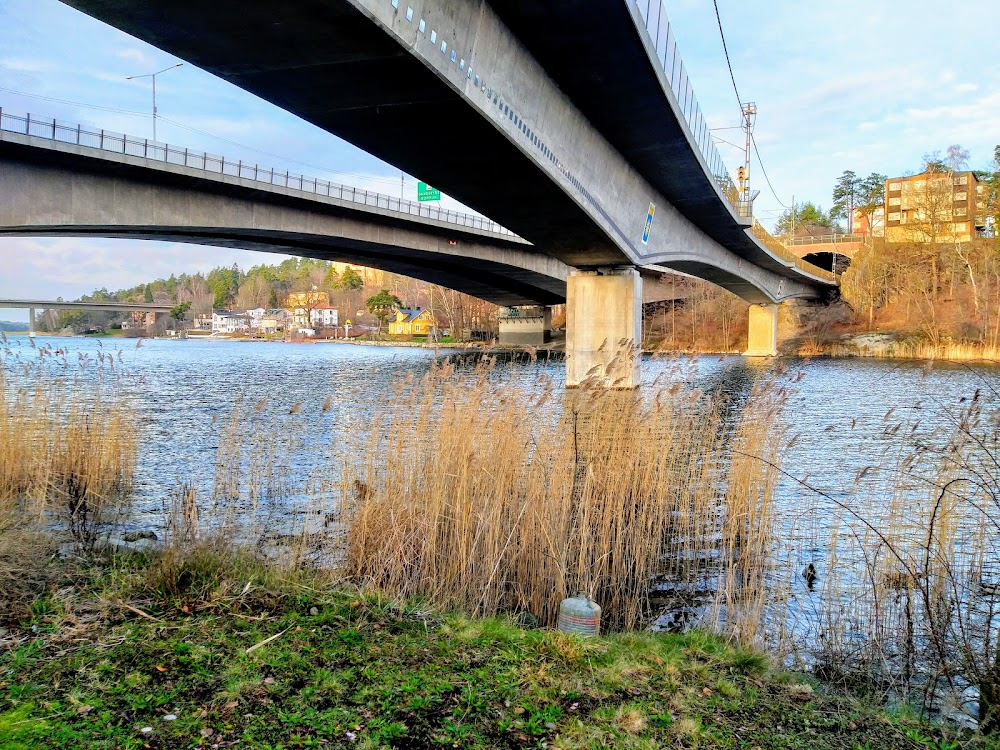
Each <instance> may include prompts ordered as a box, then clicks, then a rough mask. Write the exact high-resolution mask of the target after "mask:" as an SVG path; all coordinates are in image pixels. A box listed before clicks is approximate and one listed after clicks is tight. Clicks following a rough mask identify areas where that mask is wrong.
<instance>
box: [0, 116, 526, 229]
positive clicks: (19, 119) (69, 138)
mask: <svg viewBox="0 0 1000 750" xmlns="http://www.w3.org/2000/svg"><path fill="white" fill-rule="evenodd" d="M0 130H6V131H8V132H10V133H19V134H21V135H29V136H37V137H40V138H47V139H48V140H51V141H57V142H59V143H69V144H72V145H75V146H82V147H84V148H91V149H94V150H96V151H109V152H112V153H116V154H124V155H126V156H137V157H141V158H143V159H149V160H150V161H157V162H163V163H165V164H175V165H177V166H181V167H190V168H192V169H200V170H203V171H205V172H211V173H214V174H219V175H229V176H231V177H239V178H241V179H245V180H253V181H254V182H262V183H264V184H267V185H273V186H276V187H283V188H288V189H290V190H297V191H301V192H303V193H310V194H313V195H321V196H325V197H328V198H338V199H340V200H345V201H350V202H352V203H358V204H360V205H363V206H371V207H373V208H384V209H387V210H389V211H398V212H399V213H401V214H405V215H408V216H417V217H420V218H424V219H433V220H436V221H442V222H445V223H447V224H452V225H454V226H457V227H465V228H469V229H477V230H479V231H482V232H489V233H491V234H495V235H498V236H501V237H504V238H507V239H512V240H517V241H521V242H525V240H523V239H522V238H521V237H519V236H518V235H516V234H515V233H514V232H512V231H510V230H509V229H507V228H506V227H503V226H501V225H500V224H497V223H496V222H495V221H491V220H490V219H485V218H483V217H481V216H473V215H471V214H465V213H461V212H459V211H449V210H448V209H443V208H440V207H437V206H428V205H427V204H426V203H416V202H414V201H408V200H403V199H401V198H393V197H392V196H390V195H386V194H384V193H377V192H374V191H371V190H362V189H360V188H355V187H350V186H348V185H341V184H339V183H336V182H329V181H327V180H320V179H317V178H315V177H304V176H303V175H300V174H293V173H292V172H289V171H287V170H286V171H284V172H282V171H277V170H275V169H273V168H271V167H262V166H260V165H259V164H254V163H251V162H246V161H243V160H241V159H240V160H233V159H227V158H226V157H224V156H216V155H214V154H209V153H206V152H204V151H192V150H191V149H187V148H183V149H182V148H180V147H179V146H172V145H170V144H168V143H161V142H159V141H151V140H149V139H148V138H138V137H136V136H130V135H125V134H123V133H115V132H112V131H110V130H103V129H95V128H92V127H87V126H84V125H79V124H76V125H70V124H66V123H60V122H58V121H56V120H54V119H48V118H40V117H35V116H32V115H31V114H27V115H24V116H21V115H12V114H10V113H9V112H5V111H4V110H3V108H2V107H0Z"/></svg>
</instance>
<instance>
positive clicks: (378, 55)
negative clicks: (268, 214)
mask: <svg viewBox="0 0 1000 750" xmlns="http://www.w3.org/2000/svg"><path fill="white" fill-rule="evenodd" d="M64 1H65V2H67V3H68V4H69V5H72V6H74V7H77V8H79V9H81V10H83V11H84V12H86V13H89V14H91V15H93V16H95V17H97V18H99V19H101V20H103V21H105V22H107V23H111V24H113V25H114V26H116V27H118V28H120V29H122V30H124V31H126V32H128V33H130V34H133V35H135V36H137V37H139V38H141V39H144V40H145V41H147V42H150V43H151V44H154V45H156V46H157V47H159V48H161V49H164V50H167V51H169V52H171V53H172V54H175V55H177V56H179V57H181V58H182V59H185V60H188V61H190V62H192V63H194V64H196V65H198V66H199V67H201V68H204V69H206V70H208V71H210V72H212V73H214V74H216V75H218V76H220V77H222V78H223V79H225V80H227V81H229V82H231V83H233V84H235V85H237V86H239V87H240V88H243V89H245V90H247V91H250V92H252V93H254V94H256V95H258V96H261V97H262V98H264V99H266V100H268V101H270V102H273V103H274V104H276V105H278V106H280V107H282V108H283V109H285V110H287V111H289V112H293V113H295V114H296V115H299V116H300V117H302V118H304V119H305V120H307V121H309V122H311V123H313V124H315V125H317V126H319V127H321V128H323V129H324V130H326V131H328V132H330V133H333V134H336V135H338V136H340V137H342V138H345V139H346V140H348V141H350V142H351V143H353V144H355V145H357V146H359V147H361V148H363V149H365V150H367V151H369V152H370V153H373V154H375V155H377V156H378V157H379V158H382V159H384V160H386V161H388V162H390V163H392V164H394V165H396V166H399V167H400V168H403V169H405V170H406V171H407V172H409V173H410V174H415V175H419V176H420V177H421V178H422V179H426V180H427V181H429V182H431V183H432V184H434V185H435V186H437V187H440V188H441V189H443V190H444V191H445V192H447V193H448V194H450V195H453V196H455V197H456V198H458V199H460V200H461V201H462V202H463V203H465V204H466V205H469V206H471V207H473V208H474V209H476V210H477V211H480V212H481V213H483V214H485V215H487V216H490V217H491V218H492V219H494V220H496V221H498V222H500V223H501V224H503V225H505V226H507V227H510V228H511V229H513V230H514V231H516V232H517V233H518V234H519V235H520V236H522V237H524V238H525V239H527V240H528V241H529V242H531V243H532V244H533V245H534V246H535V248H536V251H537V252H541V253H544V254H546V255H548V256H551V257H553V258H556V259H558V260H559V261H561V262H562V263H564V264H567V265H569V266H574V267H578V268H589V269H593V268H599V267H614V266H623V265H636V266H644V265H649V264H657V265H663V266H667V267H670V268H675V269H677V270H681V271H684V272H687V273H692V274H694V275H697V276H699V277H701V278H704V279H706V280H708V281H711V282H713V283H716V284H719V285H720V286H723V287H725V288H727V289H729V290H730V291H733V292H734V293H736V294H738V295H740V296H741V297H743V298H744V299H747V300H748V301H751V302H756V303H763V302H772V301H777V300H779V299H787V298H790V297H796V296H821V295H822V293H823V290H824V287H825V286H826V285H828V284H829V281H828V280H824V279H823V278H821V277H820V276H815V275H813V276H811V275H810V274H809V273H808V272H806V273H801V272H800V271H799V270H797V269H796V268H795V267H794V264H790V263H789V262H787V261H786V260H782V259H780V258H777V257H775V256H773V254H771V253H770V251H768V250H767V249H765V248H763V247H762V246H761V245H760V244H759V243H758V242H757V241H756V240H755V239H754V238H753V237H750V236H748V235H747V233H746V224H745V223H742V224H741V223H740V221H738V220H737V219H736V218H735V217H734V215H733V214H732V213H731V209H730V208H727V207H726V206H725V205H723V204H721V203H719V201H720V200H724V199H720V197H719V194H718V193H717V192H716V191H717V189H716V188H715V187H714V184H713V183H712V181H711V178H710V177H708V176H707V175H705V174H704V173H701V174H700V175H699V176H698V177H697V179H695V178H694V177H691V175H693V174H694V172H693V170H692V169H690V168H689V167H688V165H689V163H691V164H693V165H694V168H695V169H697V170H699V171H700V170H701V166H700V164H699V163H698V159H697V157H692V156H691V155H690V154H685V151H690V150H691V148H692V146H691V145H690V144H689V143H688V142H687V141H686V138H687V136H686V135H685V130H684V128H685V126H684V125H683V124H681V123H679V122H675V123H674V125H672V126H671V127H672V131H671V134H670V140H669V142H665V143H664V144H663V145H662V147H660V148H659V149H652V148H651V139H655V138H659V137H661V136H664V134H663V133H660V132H654V131H652V130H650V129H649V128H646V129H645V130H643V131H642V138H643V139H645V140H643V141H642V142H635V143H632V144H629V143H626V142H625V141H624V140H623V139H622V138H621V137H620V136H621V133H620V132H614V131H613V128H612V127H611V126H610V124H609V123H608V122H605V121H606V120H607V119H608V116H604V117H603V119H602V117H596V116H592V115H593V114H594V113H595V112H597V111H598V110H599V109H600V108H601V106H603V105H601V104H600V101H604V102H605V103H607V97H609V96H612V94H614V93H616V92H617V95H618V96H620V97H621V96H623V92H622V91H621V90H620V89H621V87H620V86H619V85H618V83H617V81H618V79H619V78H620V75H618V73H619V72H620V70H621V68H620V67H619V68H616V69H615V70H616V71H617V72H615V74H614V75H611V73H610V72H608V71H605V72H606V73H607V75H605V76H604V78H602V79H600V80H598V79H599V78H600V76H598V77H597V78H595V77H594V76H593V75H591V76H590V77H589V78H588V79H587V80H588V81H589V83H588V84H587V86H583V88H588V87H590V86H591V84H593V85H598V84H599V85H600V86H601V89H602V96H604V97H605V98H604V99H602V100H600V101H598V100H597V99H594V98H592V99H591V100H584V99H581V100H580V102H579V105H580V106H579V107H578V106H576V105H577V102H575V98H576V95H577V93H578V92H577V91H574V92H571V93H572V94H573V96H574V100H571V99H570V98H569V97H568V96H567V95H566V93H564V91H563V88H561V87H562V86H563V85H564V84H565V83H566V82H565V81H564V80H562V79H561V77H562V76H563V74H564V73H565V72H566V70H568V68H567V65H568V60H569V59H573V60H574V61H576V63H579V64H581V65H582V64H584V63H583V62H582V58H586V55H581V54H580V52H579V50H580V49H582V47H580V46H579V45H578V44H577V42H578V41H581V40H584V41H587V42H588V44H589V43H590V42H591V41H594V40H593V39H590V38H588V37H587V36H586V34H584V33H583V31H584V29H583V25H582V24H580V23H577V22H575V21H573V20H572V18H573V17H574V16H576V15H578V14H580V13H583V11H584V10H586V11H587V14H586V15H585V17H586V18H588V19H590V20H591V21H593V20H594V19H597V20H598V21H599V20H600V19H601V18H604V19H605V20H606V21H608V23H597V25H596V26H594V28H595V29H596V28H600V29H602V30H604V31H608V29H609V28H611V29H612V31H613V32H614V35H615V36H614V39H613V40H610V39H608V38H607V37H605V38H603V39H597V40H596V43H597V45H598V49H602V50H603V51H602V53H601V54H608V55H610V54H612V53H614V54H616V55H619V56H621V55H625V57H623V58H622V59H627V60H629V61H631V62H630V63H629V65H633V64H635V65H638V64H640V63H641V64H642V65H645V66H646V67H649V61H648V60H646V61H642V59H641V56H642V54H644V52H643V47H642V43H641V42H640V41H639V37H638V35H637V32H636V29H635V27H634V25H633V26H632V27H629V26H628V24H630V23H632V22H631V20H630V16H629V10H628V9H627V7H626V6H627V4H626V3H624V2H623V0H614V1H613V2H612V0H600V1H599V2H595V3H593V4H587V3H583V2H581V1H579V0H578V1H577V2H574V3H572V7H568V8H564V9H563V10H564V11H565V12H566V13H568V16H567V17H565V18H563V19H562V20H563V21H564V22H565V24H560V25H559V27H558V28H559V32H560V33H559V34H557V35H556V36H559V37H560V41H559V44H560V45H562V46H561V47H558V49H562V48H564V47H567V46H568V47H569V48H570V52H571V54H570V56H569V58H567V61H566V62H565V64H563V65H562V67H559V66H556V65H553V66H552V71H553V72H552V74H551V75H550V74H549V72H547V70H546V68H547V67H548V66H549V64H550V62H551V59H542V58H541V57H540V55H539V54H535V53H536V52H537V51H538V46H537V44H536V40H533V39H532V37H531V35H530V34H527V33H524V34H523V37H524V41H523V40H522V39H520V38H519V37H520V36H521V35H522V32H524V30H525V28H526V27H527V25H528V24H529V23H530V22H531V21H532V19H533V18H534V14H537V13H538V12H541V13H542V14H543V15H545V14H549V15H552V14H555V15H559V13H560V11H559V8H560V4H559V3H553V2H539V3H526V2H518V3H510V4H507V3H496V4H495V5H496V7H497V8H498V10H497V11H496V12H494V10H493V7H492V6H491V5H490V4H488V3H486V2H483V1H482V0H419V2H418V1H416V0H414V1H413V2H412V3H409V4H408V3H400V4H399V8H398V10H396V11H393V10H392V9H391V6H390V2H389V0H302V1H301V2H296V3H285V4H278V5H276V4H274V3H272V2H267V1H266V0H216V1H215V2H212V3H196V2H193V1H192V0H179V1H177V0H146V2H143V3H135V2H132V1H131V0H64ZM408 5H412V7H413V8H414V11H415V13H414V16H413V18H412V20H411V21H405V20H404V17H403V12H404V9H405V8H407V7H408ZM539 9H544V10H539ZM418 19H424V20H425V21H426V29H425V30H421V31H420V32H418V30H417V28H418V27H417V24H418ZM504 20H506V21H507V22H508V23H509V24H510V25H511V26H512V27H514V28H515V29H516V31H517V35H515V34H512V33H510V32H509V31H508V30H507V29H506V27H504V23H503V21H504ZM536 20H537V19H536ZM611 21H613V22H614V23H611ZM545 28H546V30H550V27H548V26H546V27H545ZM432 30H434V31H435V32H436V33H437V35H438V36H437V42H436V43H435V44H431V43H430V34H431V31H432ZM195 32H196V33H195ZM564 32H565V33H564ZM589 33H590V37H593V35H594V33H595V32H594V31H593V30H592V31H591V32H589ZM536 36H537V34H536ZM563 37H565V38H563ZM442 42H446V43H447V46H448V50H449V55H450V54H451V53H452V52H454V51H457V53H458V57H459V58H461V59H462V61H463V63H464V62H465V61H466V60H467V61H468V62H469V64H470V65H471V64H473V62H474V64H475V69H476V71H477V73H482V74H483V75H484V81H483V83H482V89H481V90H480V88H479V84H478V82H476V83H474V80H473V75H472V73H471V71H469V75H468V78H467V77H466V75H465V73H464V68H463V72H459V65H458V64H457V63H454V62H449V59H450V58H449V55H444V54H441V53H440V52H439V51H438V46H437V45H438V44H440V43H442ZM526 45H528V46H526ZM587 49H588V54H589V51H591V50H590V48H589V47H588V48H587ZM536 58H537V59H536ZM538 60H541V61H542V63H543V65H545V66H546V67H542V66H541V65H539V64H538ZM586 65H587V66H589V67H588V70H589V69H591V68H593V65H591V64H590V63H586ZM633 67H634V65H633ZM635 70H639V69H638V68H636V69H635ZM635 70H633V72H635ZM639 72H640V73H641V76H642V83H643V86H646V88H645V90H644V92H643V96H642V97H641V98H639V99H629V100H628V101H624V100H623V99H618V101H617V103H616V104H615V106H614V107H613V110H614V112H616V113H626V114H627V117H626V118H625V119H634V118H639V119H642V118H644V117H646V115H647V114H650V113H652V112H653V111H654V110H655V111H656V112H657V113H660V114H662V113H664V112H665V113H666V114H667V115H670V113H671V110H670V106H672V105H668V103H667V99H666V98H665V96H664V94H663V93H662V91H661V90H660V89H659V88H656V89H653V88H650V87H648V86H647V84H649V85H650V86H651V85H654V84H655V85H656V86H657V87H658V86H659V83H658V81H657V80H656V79H655V77H654V76H651V75H650V72H649V71H648V70H645V69H642V70H641V71H639ZM602 75H603V74H602ZM476 78H478V76H476ZM590 79H593V80H590ZM630 80H631V79H630ZM487 82H488V83H487ZM630 85H631V84H630ZM488 86H489V88H488ZM577 88H578V89H579V88H580V86H578V87H577ZM488 90H489V91H493V92H497V93H495V94H494V95H493V96H492V97H490V96H488V95H487V91H488ZM567 90H568V89H567ZM630 91H631V89H630ZM633 93H637V92H633ZM501 98H503V99H504V101H505V103H504V104H503V105H502V106H501V102H500V99H501ZM654 101H659V104H658V108H657V107H654V106H653V104H652V102H654ZM508 105H509V112H508V110H507V106H508ZM599 105H600V106H599ZM635 106H638V107H639V108H638V109H635ZM581 108H582V109H583V111H581ZM515 111H516V115H515ZM611 111H612V110H610V109H609V110H608V112H611ZM671 116H672V115H671ZM675 119H676V118H675ZM619 130H621V128H619ZM543 144H544V148H543ZM623 155H624V157H625V158H623ZM636 159H638V160H639V163H643V159H645V164H646V167H647V168H646V169H645V170H644V171H643V170H637V169H636V168H633V166H632V164H634V163H636ZM664 164H666V165H667V169H666V172H668V173H669V174H670V175H671V177H670V179H669V180H667V181H666V182H664V180H663V179H660V181H659V182H660V183H662V184H658V183H656V182H652V179H653V178H654V176H655V175H656V174H661V173H664V170H663V169H661V167H662V166H663V165H664ZM685 175H688V177H687V178H685V177H684V176H685ZM684 188H687V189H688V190H687V198H686V199H685V198H684V195H685V192H684ZM668 189H670V190H672V193H670V194H668V193H667V192H666V191H667V190H668ZM706 190H707V191H708V192H707V193H706V192H705V191H706ZM696 195H702V197H701V198H696V197H695V196H696ZM664 196H667V197H664ZM668 198H669V200H668ZM675 200H676V201H679V202H678V205H682V204H684V200H686V201H687V205H684V210H683V212H682V211H680V210H678V209H677V208H675V207H674V205H673V201H675ZM713 202H714V203H713ZM651 203H655V204H656V207H657V209H656V219H655V222H654V231H653V232H652V234H651V236H650V240H649V243H648V245H647V244H645V242H643V241H642V240H641V237H642V234H643V222H644V219H645V216H646V212H647V208H648V206H649V205H650V204H651ZM688 213H690V215H691V216H690V217H688V215H687V214H688Z"/></svg>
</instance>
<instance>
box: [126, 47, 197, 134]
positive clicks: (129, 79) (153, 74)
mask: <svg viewBox="0 0 1000 750" xmlns="http://www.w3.org/2000/svg"><path fill="white" fill-rule="evenodd" d="M183 64H184V63H177V64H176V65H171V66H170V67H169V68H164V69H163V70H158V71H156V72H155V73H146V74H145V75H141V76H125V80H126V81H131V80H134V79H136V78H152V79H153V140H154V141H155V140H156V76H158V75H160V73H166V72H167V71H168V70H173V69H174V68H179V67H180V66H181V65H183Z"/></svg>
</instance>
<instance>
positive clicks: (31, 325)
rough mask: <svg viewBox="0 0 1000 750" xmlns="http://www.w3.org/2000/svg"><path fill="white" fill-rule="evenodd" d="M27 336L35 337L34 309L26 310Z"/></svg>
mask: <svg viewBox="0 0 1000 750" xmlns="http://www.w3.org/2000/svg"><path fill="white" fill-rule="evenodd" d="M28 335H29V336H34V335H35V308H33V307H29V308H28Z"/></svg>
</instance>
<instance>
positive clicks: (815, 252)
mask: <svg viewBox="0 0 1000 750" xmlns="http://www.w3.org/2000/svg"><path fill="white" fill-rule="evenodd" d="M782 242H783V244H784V245H785V246H786V247H788V249H789V250H790V251H791V252H793V253H794V254H795V255H796V256H797V257H799V258H802V260H804V261H806V262H807V263H812V264H813V265H816V266H820V267H821V268H827V267H829V269H830V270H831V271H833V270H834V269H835V268H836V269H837V272H838V273H839V272H840V270H842V269H841V268H840V266H841V265H846V264H847V263H848V262H849V261H850V260H851V259H852V258H853V257H854V255H855V253H857V252H858V251H859V250H861V249H862V248H863V247H865V246H867V245H869V244H870V243H871V238H870V237H868V236H867V235H864V234H823V235H817V236H815V237H790V238H787V239H785V240H783V241H782Z"/></svg>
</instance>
